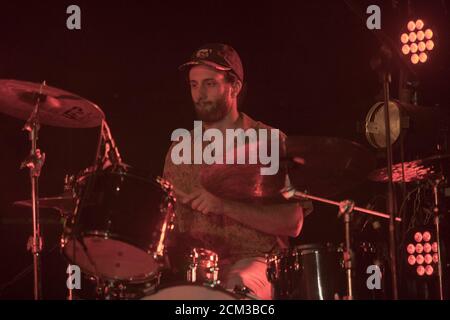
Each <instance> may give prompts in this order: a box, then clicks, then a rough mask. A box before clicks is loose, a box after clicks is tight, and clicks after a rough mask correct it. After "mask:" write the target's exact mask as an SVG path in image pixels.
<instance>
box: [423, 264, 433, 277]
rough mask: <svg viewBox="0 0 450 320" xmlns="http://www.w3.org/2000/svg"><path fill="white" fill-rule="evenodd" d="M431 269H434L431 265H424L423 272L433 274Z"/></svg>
mask: <svg viewBox="0 0 450 320" xmlns="http://www.w3.org/2000/svg"><path fill="white" fill-rule="evenodd" d="M433 271H434V269H433V267H432V266H430V265H428V266H426V267H425V273H426V274H427V275H429V276H431V275H432V274H433Z"/></svg>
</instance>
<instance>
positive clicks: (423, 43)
mask: <svg viewBox="0 0 450 320" xmlns="http://www.w3.org/2000/svg"><path fill="white" fill-rule="evenodd" d="M417 48H418V49H419V51H420V52H424V51H425V49H426V48H427V46H426V45H425V42H423V41H421V42H419V44H418V45H417Z"/></svg>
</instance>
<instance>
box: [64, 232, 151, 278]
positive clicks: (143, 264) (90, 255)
mask: <svg viewBox="0 0 450 320" xmlns="http://www.w3.org/2000/svg"><path fill="white" fill-rule="evenodd" d="M64 254H65V255H66V257H67V258H68V259H69V260H70V261H75V262H76V264H77V265H78V266H79V267H80V268H81V269H82V270H83V271H84V272H85V273H87V274H89V275H94V276H98V277H101V278H104V279H115V280H128V281H135V280H136V281H141V280H145V279H148V278H150V277H152V276H154V275H156V272H157V270H158V263H157V262H156V261H155V259H153V256H151V255H149V254H148V253H146V252H145V251H143V250H142V249H140V248H138V247H135V246H132V245H130V244H127V243H125V242H122V241H118V240H114V239H111V238H108V239H105V238H102V237H99V236H90V237H84V238H83V244H82V243H81V241H79V240H69V241H68V242H67V244H66V245H65V246H64Z"/></svg>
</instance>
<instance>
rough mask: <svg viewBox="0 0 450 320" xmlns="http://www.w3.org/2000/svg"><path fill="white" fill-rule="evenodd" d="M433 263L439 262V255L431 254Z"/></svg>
mask: <svg viewBox="0 0 450 320" xmlns="http://www.w3.org/2000/svg"><path fill="white" fill-rule="evenodd" d="M433 262H434V263H438V262H439V255H438V254H437V253H433Z"/></svg>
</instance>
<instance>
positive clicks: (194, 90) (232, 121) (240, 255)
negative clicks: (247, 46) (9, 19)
mask: <svg viewBox="0 0 450 320" xmlns="http://www.w3.org/2000/svg"><path fill="white" fill-rule="evenodd" d="M180 70H185V71H186V72H187V73H188V79H189V84H190V90H191V96H192V101H193V103H194V107H195V112H196V115H197V118H198V120H201V121H202V125H203V127H204V129H210V128H215V129H218V130H220V131H221V132H222V133H223V134H224V133H225V130H226V129H236V128H242V129H244V130H247V129H249V128H253V129H255V130H259V129H262V128H263V129H268V130H270V129H272V128H271V127H269V126H267V125H265V124H263V123H261V122H259V121H255V120H253V119H251V118H250V117H249V116H247V115H246V114H244V113H242V112H240V111H239V110H238V96H239V94H240V92H241V89H242V85H243V81H244V72H243V67H242V63H241V59H240V57H239V55H238V54H237V52H236V51H235V50H234V49H233V48H232V47H231V46H229V45H226V44H219V43H214V44H206V45H204V46H202V47H200V48H199V49H197V50H196V51H195V52H194V53H193V55H192V57H191V60H190V61H189V62H187V63H185V64H183V65H182V66H180ZM281 136H282V138H284V137H285V136H284V135H283V134H281ZM176 144H177V143H173V144H172V146H171V148H170V149H169V152H168V153H167V156H166V161H165V166H164V177H165V178H166V179H168V180H169V181H170V182H171V183H172V184H173V185H174V190H175V194H176V196H177V200H178V201H177V206H176V223H175V226H176V231H177V232H176V234H177V235H178V236H177V238H178V241H180V242H179V243H180V244H181V243H184V244H189V245H190V246H196V247H202V248H206V249H209V250H213V251H215V252H216V253H218V255H219V263H221V269H220V275H219V277H220V279H221V281H222V285H224V286H225V288H227V289H235V287H236V286H237V287H242V286H244V287H246V288H247V289H249V290H250V292H251V293H252V294H254V295H256V296H257V297H259V298H261V299H271V298H272V286H271V283H270V282H269V281H268V280H267V277H266V261H265V254H266V253H268V252H271V251H273V250H274V249H277V248H285V247H287V245H288V237H297V236H298V235H299V234H300V231H301V229H302V225H303V209H302V207H301V205H300V204H298V203H297V202H294V203H292V202H285V203H279V204H270V205H262V204H249V203H244V202H238V201H232V200H228V199H222V198H220V197H218V196H217V195H213V194H212V193H211V192H208V191H207V190H206V189H205V188H204V187H203V186H202V185H201V183H200V172H201V170H202V168H204V166H207V165H206V164H183V163H182V164H174V162H173V159H172V157H171V150H172V149H173V148H174V146H175V145H176ZM217 183H218V184H220V181H218V182H217ZM238 187H239V186H238V185H237V186H236V188H238ZM181 239H182V240H181Z"/></svg>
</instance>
